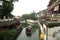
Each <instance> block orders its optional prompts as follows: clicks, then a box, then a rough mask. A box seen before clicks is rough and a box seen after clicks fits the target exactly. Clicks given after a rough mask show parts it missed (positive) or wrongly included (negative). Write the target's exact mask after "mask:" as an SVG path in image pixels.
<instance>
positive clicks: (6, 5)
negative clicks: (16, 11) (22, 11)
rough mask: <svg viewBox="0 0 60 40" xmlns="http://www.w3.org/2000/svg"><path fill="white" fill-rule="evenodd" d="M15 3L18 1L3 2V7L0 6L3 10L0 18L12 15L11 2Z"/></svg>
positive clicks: (4, 0)
mask: <svg viewBox="0 0 60 40" xmlns="http://www.w3.org/2000/svg"><path fill="white" fill-rule="evenodd" d="M15 1H18V0H10V1H8V0H3V6H2V7H3V9H2V13H0V17H3V16H7V15H9V14H10V15H12V14H11V12H12V10H13V8H14V4H13V2H15ZM10 15H9V16H10Z"/></svg>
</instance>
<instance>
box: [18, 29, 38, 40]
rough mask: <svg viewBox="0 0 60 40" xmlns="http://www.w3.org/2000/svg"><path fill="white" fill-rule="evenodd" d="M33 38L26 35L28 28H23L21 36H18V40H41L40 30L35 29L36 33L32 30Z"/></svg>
mask: <svg viewBox="0 0 60 40" xmlns="http://www.w3.org/2000/svg"><path fill="white" fill-rule="evenodd" d="M31 31H32V33H31V36H27V35H26V28H23V30H22V32H21V34H20V35H19V36H18V38H17V40H39V30H38V29H35V31H33V30H31Z"/></svg>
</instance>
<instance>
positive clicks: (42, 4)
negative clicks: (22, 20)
mask: <svg viewBox="0 0 60 40" xmlns="http://www.w3.org/2000/svg"><path fill="white" fill-rule="evenodd" d="M48 3H49V0H19V2H15V3H14V10H13V11H12V14H13V15H15V16H21V15H23V14H25V13H31V12H32V11H33V10H34V11H35V12H39V11H41V10H44V9H46V8H47V5H48Z"/></svg>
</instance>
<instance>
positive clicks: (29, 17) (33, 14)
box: [22, 11, 36, 20]
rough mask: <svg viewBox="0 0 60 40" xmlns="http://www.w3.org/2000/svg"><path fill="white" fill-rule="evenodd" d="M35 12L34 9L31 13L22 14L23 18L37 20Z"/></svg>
mask: <svg viewBox="0 0 60 40" xmlns="http://www.w3.org/2000/svg"><path fill="white" fill-rule="evenodd" d="M35 14H36V13H35V12H34V11H33V12H32V13H31V14H24V15H22V18H23V20H26V19H32V20H35V19H36V17H35Z"/></svg>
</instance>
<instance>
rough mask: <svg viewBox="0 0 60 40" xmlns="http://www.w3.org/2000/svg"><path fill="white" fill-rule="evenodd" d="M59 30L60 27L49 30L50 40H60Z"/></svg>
mask: <svg viewBox="0 0 60 40" xmlns="http://www.w3.org/2000/svg"><path fill="white" fill-rule="evenodd" d="M58 30H60V26H58V27H53V28H48V40H57V39H58V38H60V32H59V31H58ZM54 33H55V34H54ZM53 35H54V37H53ZM59 40H60V39H59Z"/></svg>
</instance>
